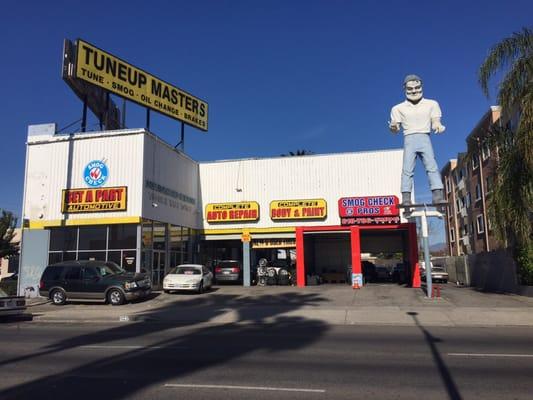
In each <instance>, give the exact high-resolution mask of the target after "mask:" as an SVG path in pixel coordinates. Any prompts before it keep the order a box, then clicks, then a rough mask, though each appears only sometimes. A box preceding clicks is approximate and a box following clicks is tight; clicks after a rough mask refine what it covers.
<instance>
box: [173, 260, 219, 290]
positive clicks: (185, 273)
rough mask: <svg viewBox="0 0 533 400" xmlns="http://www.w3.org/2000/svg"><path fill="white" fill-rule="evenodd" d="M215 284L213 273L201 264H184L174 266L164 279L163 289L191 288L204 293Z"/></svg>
mask: <svg viewBox="0 0 533 400" xmlns="http://www.w3.org/2000/svg"><path fill="white" fill-rule="evenodd" d="M212 286H213V274H212V273H211V271H209V269H208V268H207V267H205V266H203V265H200V264H182V265H178V266H177V267H174V268H172V269H171V270H170V271H169V273H168V274H167V275H166V276H165V279H163V291H164V292H165V293H170V292H171V291H175V290H176V291H177V290H189V291H195V292H197V293H203V291H204V290H206V289H210V288H211V287H212Z"/></svg>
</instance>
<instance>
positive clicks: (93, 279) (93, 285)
mask: <svg viewBox="0 0 533 400" xmlns="http://www.w3.org/2000/svg"><path fill="white" fill-rule="evenodd" d="M101 280H102V276H101V275H100V273H99V272H98V269H97V268H95V267H85V268H83V272H82V291H83V296H84V297H86V298H88V299H103V298H104V292H105V288H106V287H105V285H104V284H102V282H101Z"/></svg>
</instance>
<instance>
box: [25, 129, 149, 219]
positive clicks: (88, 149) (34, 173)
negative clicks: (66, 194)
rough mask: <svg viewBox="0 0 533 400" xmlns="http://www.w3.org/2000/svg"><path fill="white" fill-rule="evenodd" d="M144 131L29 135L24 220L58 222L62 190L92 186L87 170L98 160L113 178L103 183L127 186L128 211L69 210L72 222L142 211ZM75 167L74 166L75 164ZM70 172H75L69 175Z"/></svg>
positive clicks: (135, 213) (106, 185)
mask: <svg viewBox="0 0 533 400" xmlns="http://www.w3.org/2000/svg"><path fill="white" fill-rule="evenodd" d="M142 132H143V131H142V130H140V131H139V130H130V131H113V132H110V133H102V132H99V133H98V134H78V135H75V136H73V137H71V138H69V136H60V135H56V136H50V137H49V138H48V139H47V140H43V139H44V138H43V137H41V136H40V137H33V138H32V137H29V138H28V146H27V152H28V154H27V167H26V191H25V201H24V218H25V219H30V220H33V221H54V220H56V221H57V220H61V219H63V218H64V214H62V213H61V200H62V199H61V194H62V192H61V191H62V189H66V188H67V185H68V181H69V180H70V185H69V187H70V188H87V187H88V186H87V184H86V183H85V182H84V180H83V170H84V168H85V166H86V165H87V163H89V162H90V161H92V160H103V159H104V160H105V163H106V165H107V167H108V170H109V178H108V180H107V182H106V183H105V184H104V186H103V187H110V186H127V187H128V196H127V210H126V211H116V212H100V213H80V214H69V215H68V219H69V220H82V219H88V218H90V219H95V218H113V217H128V216H139V215H141V205H142V204H141V202H142V196H141V190H142V186H141V183H142V166H143V164H142V157H143V152H142V149H143V136H144V134H143V133H142ZM69 166H70V168H69ZM69 171H70V176H69Z"/></svg>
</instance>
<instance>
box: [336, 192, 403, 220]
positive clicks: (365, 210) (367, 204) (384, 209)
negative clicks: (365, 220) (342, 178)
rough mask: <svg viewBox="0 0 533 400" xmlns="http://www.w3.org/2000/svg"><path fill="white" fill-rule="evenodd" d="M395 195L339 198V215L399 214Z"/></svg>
mask: <svg viewBox="0 0 533 400" xmlns="http://www.w3.org/2000/svg"><path fill="white" fill-rule="evenodd" d="M398 204H399V200H398V197H397V196H392V195H388V196H363V197H343V198H341V199H339V217H341V218H355V217H393V216H398V215H400V210H399V209H398Z"/></svg>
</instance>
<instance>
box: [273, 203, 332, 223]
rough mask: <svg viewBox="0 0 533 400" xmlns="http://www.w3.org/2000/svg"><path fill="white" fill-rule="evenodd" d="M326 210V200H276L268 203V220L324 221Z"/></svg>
mask: <svg viewBox="0 0 533 400" xmlns="http://www.w3.org/2000/svg"><path fill="white" fill-rule="evenodd" d="M327 212H328V208H327V204H326V200H323V199H308V200H307V199H306V200H276V201H272V202H271V203H270V218H271V219H272V220H273V221H276V220H294V219H298V220H300V219H324V218H326V216H327Z"/></svg>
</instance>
